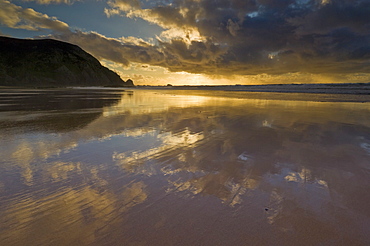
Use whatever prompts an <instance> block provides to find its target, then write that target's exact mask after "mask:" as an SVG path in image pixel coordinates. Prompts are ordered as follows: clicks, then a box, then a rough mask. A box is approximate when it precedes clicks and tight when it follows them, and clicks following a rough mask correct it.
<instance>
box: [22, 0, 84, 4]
mask: <svg viewBox="0 0 370 246" xmlns="http://www.w3.org/2000/svg"><path fill="white" fill-rule="evenodd" d="M23 1H24V2H36V3H38V4H45V5H48V4H68V5H71V4H73V3H75V2H77V1H79V0H23Z"/></svg>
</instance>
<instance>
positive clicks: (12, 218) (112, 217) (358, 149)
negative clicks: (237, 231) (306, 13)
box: [0, 90, 370, 245]
mask: <svg viewBox="0 0 370 246" xmlns="http://www.w3.org/2000/svg"><path fill="white" fill-rule="evenodd" d="M182 93H185V92H181V91H178V92H175V91H169V92H161V93H160V92H158V91H157V92H153V91H141V90H135V91H133V92H131V93H126V92H123V93H122V97H121V99H120V100H119V101H118V102H117V103H116V104H115V105H111V106H106V107H104V108H102V114H101V115H100V116H99V117H97V118H95V119H94V120H92V121H90V122H89V123H87V124H85V125H84V126H83V127H81V128H75V127H73V128H70V130H66V129H65V128H64V129H63V131H62V132H58V131H54V132H50V131H40V130H38V132H35V131H33V132H32V134H30V133H28V132H21V131H16V130H14V129H13V130H12V131H11V132H8V133H7V135H6V136H7V137H6V138H5V141H6V148H4V151H2V152H1V155H2V160H5V161H4V162H3V163H2V165H1V167H0V168H1V170H2V171H4V172H2V173H0V180H1V183H0V184H1V185H0V191H1V192H0V196H1V197H2V198H3V199H1V201H0V204H1V205H2V207H3V208H4V209H2V210H0V216H1V217H2V218H3V219H2V221H3V222H4V223H2V224H3V225H4V226H3V227H1V230H2V231H5V233H3V236H2V237H1V238H0V239H1V240H0V242H2V241H4V242H9V241H7V240H14V238H17V240H16V241H17V242H19V244H18V245H22V244H24V243H25V242H26V241H27V240H29V239H30V238H31V239H33V240H34V242H35V244H43V243H45V242H47V241H44V240H56V241H58V242H62V243H64V244H70V243H73V242H80V241H79V240H82V241H81V243H82V244H90V243H92V242H96V241H99V240H103V238H104V239H106V238H105V237H106V236H107V235H112V234H113V235H114V237H117V238H122V235H123V234H124V233H123V232H122V231H120V230H119V229H117V227H118V228H123V227H120V226H119V225H121V226H122V225H123V224H124V222H125V220H129V221H131V222H132V223H134V224H135V223H137V224H135V225H136V226H145V228H147V229H148V230H150V228H149V225H150V223H157V222H156V221H155V219H154V218H156V217H155V214H156V213H158V210H161V209H164V210H169V211H177V210H176V209H180V208H181V207H182V206H183V204H184V203H185V202H184V201H186V202H189V204H188V205H189V207H190V206H192V205H193V204H196V206H198V205H199V204H207V206H210V207H212V206H219V205H220V206H222V207H223V209H224V210H225V211H232V213H235V217H233V218H234V219H235V220H238V222H241V221H239V219H240V218H242V217H243V216H244V215H245V214H247V215H248V216H249V217H248V218H249V219H250V221H254V222H253V223H256V224H258V225H260V226H274V228H276V230H278V231H279V233H280V231H281V232H282V233H283V235H285V236H286V235H288V234H289V233H292V235H294V236H293V240H296V239H297V240H298V238H299V236H303V237H305V236H307V235H311V236H312V237H311V238H310V239H309V240H308V241H307V242H308V243H313V244H315V243H319V242H321V241H320V240H319V239H317V238H319V237H317V236H318V235H319V234H320V230H321V229H322V230H326V231H328V233H329V234H330V235H333V237H335V236H338V237H339V238H342V239H343V237H340V236H339V235H340V234H341V233H343V235H346V236H347V237H348V238H352V237H354V236H356V237H358V238H359V239H358V240H359V242H362V241H363V240H365V239H366V236H364V235H365V234H363V233H362V232H363V228H362V226H361V225H362V224H363V223H365V222H366V220H367V218H369V212H368V211H367V204H368V201H370V198H369V196H368V194H367V192H366V191H367V188H368V187H369V183H368V170H369V166H368V163H369V151H368V148H367V146H368V145H369V143H370V136H369V134H368V133H369V132H370V119H368V117H367V115H368V114H369V111H370V107H369V104H368V103H361V104H359V103H348V102H313V101H310V100H309V99H311V98H307V100H301V101H296V100H272V99H274V98H269V99H266V98H260V99H258V98H253V96H251V95H256V94H253V93H244V92H242V93H237V95H238V97H235V95H236V94H235V93H233V92H232V93H225V94H223V95H221V94H220V93H219V94H217V93H215V94H214V93H211V94H207V93H206V92H201V93H200V92H194V95H189V94H190V93H191V92H190V91H188V92H186V93H188V95H186V96H184V95H183V94H182ZM199 93H200V94H199ZM202 93H203V94H202ZM264 95H266V94H264ZM268 95H271V97H273V94H268ZM249 96H251V97H252V98H249ZM301 97H302V96H301ZM338 99H339V98H338ZM349 116H350V117H349ZM50 117H52V114H50ZM23 129H24V128H23ZM37 129H41V128H37ZM5 130H6V129H5ZM5 130H4V129H2V132H4V131H5ZM7 175H10V177H12V179H10V178H7V177H9V176H7ZM17 194H18V195H17ZM168 201H171V202H170V203H168ZM197 204H198V205H197ZM140 205H142V206H140ZM170 207H171V208H170ZM171 209H172V210H171ZM189 209H190V208H189ZM131 211H135V212H131ZM138 211H139V212H138ZM186 211H187V210H186V209H185V210H184V212H186ZM189 211H190V210H189ZM256 211H259V212H256ZM146 213H148V214H152V216H150V217H148V220H149V222H148V223H147V224H145V225H144V223H139V222H135V221H138V220H136V217H140V216H141V214H146ZM169 214H170V212H169ZM243 214H244V215H243ZM198 215H199V214H196V213H195V214H193V215H192V216H190V217H189V218H187V219H188V220H189V221H191V220H192V219H194V217H197V216H198ZM171 218H172V217H171V216H170V215H168V216H167V217H166V215H163V218H161V221H162V220H163V221H170V220H171ZM130 219H131V220H130ZM163 221H162V222H161V223H160V224H161V225H165V222H163ZM301 221H305V222H304V223H303V222H301ZM343 221H347V222H348V223H343ZM244 222H245V221H244ZM158 223H159V222H158ZM184 223H185V222H184ZM215 223H216V222H215ZM250 223H252V222H250ZM305 223H308V226H310V227H312V226H313V227H315V226H317V227H315V228H320V230H317V231H315V230H313V231H312V232H309V233H305V232H303V231H302V230H303V228H304V227H305V226H307V224H305ZM310 223H311V224H310ZM11 225H14V227H12V228H13V229H12V230H7V229H6V228H8V227H11ZM171 225H174V224H169V226H171ZM132 227H135V226H134V225H132ZM112 228H115V229H114V230H113V231H112V232H111V231H110V230H111V229H112ZM124 228H126V229H127V226H126V227H124ZM122 230H123V229H122ZM127 230H129V229H127ZM60 231H65V233H67V234H70V236H69V237H66V238H65V237H63V236H62V235H61V234H60V233H58V232H60ZM41 232H44V233H45V235H46V236H45V237H40V233H41ZM121 233H123V234H121ZM276 233H278V232H276ZM329 234H328V235H329ZM279 235H280V234H279ZM114 237H113V238H112V239H114ZM144 239H145V237H143V240H144ZM146 239H149V238H146ZM146 239H145V240H146ZM126 240H127V242H129V241H130V239H129V238H126ZM343 240H344V241H345V242H347V241H348V240H347V239H343ZM346 240H347V241H346ZM100 242H101V241H100ZM130 242H131V241H130ZM336 242H337V241H336Z"/></svg>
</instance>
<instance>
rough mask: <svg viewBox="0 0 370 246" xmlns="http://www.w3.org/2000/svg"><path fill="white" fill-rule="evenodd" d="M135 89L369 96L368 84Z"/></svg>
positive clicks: (141, 87)
mask: <svg viewBox="0 0 370 246" xmlns="http://www.w3.org/2000/svg"><path fill="white" fill-rule="evenodd" d="M134 88H135V89H159V90H212V91H246V92H274V93H314V94H350V95H370V83H357V84H350V83H346V84H275V85H214V86H213V85H200V86H197V85H178V86H140V85H138V86H135V87H134Z"/></svg>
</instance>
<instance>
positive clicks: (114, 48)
mask: <svg viewBox="0 0 370 246" xmlns="http://www.w3.org/2000/svg"><path fill="white" fill-rule="evenodd" d="M50 37H53V38H56V39H59V40H63V41H66V42H70V43H73V44H76V45H79V46H80V47H82V48H83V49H84V50H86V51H87V52H89V53H91V54H92V55H94V56H95V57H97V58H99V59H106V60H110V61H114V62H117V63H120V64H122V65H124V66H127V65H129V63H130V62H137V63H146V64H152V65H162V64H164V55H163V53H162V52H160V51H158V48H157V47H155V46H153V45H150V44H149V43H146V42H144V41H141V40H139V39H137V40H135V41H136V42H133V41H134V40H117V39H113V38H107V37H104V36H103V35H100V34H98V33H95V32H89V33H86V32H81V31H75V32H68V33H64V34H61V35H52V36H50Z"/></svg>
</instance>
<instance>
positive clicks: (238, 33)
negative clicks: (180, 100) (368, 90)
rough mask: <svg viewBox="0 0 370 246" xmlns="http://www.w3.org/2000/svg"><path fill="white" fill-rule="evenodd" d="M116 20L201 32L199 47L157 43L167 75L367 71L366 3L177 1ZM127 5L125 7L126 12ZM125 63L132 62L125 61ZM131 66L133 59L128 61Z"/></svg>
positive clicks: (369, 30)
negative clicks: (137, 19)
mask: <svg viewBox="0 0 370 246" xmlns="http://www.w3.org/2000/svg"><path fill="white" fill-rule="evenodd" d="M129 2H132V0H130V1H126V0H119V1H111V2H110V5H111V6H112V7H116V10H117V8H119V6H125V8H124V11H123V10H122V8H121V10H122V12H121V13H123V14H127V16H130V17H140V18H143V19H145V20H147V21H149V22H152V23H156V24H158V25H160V26H162V27H164V28H167V29H171V28H178V29H181V28H182V29H184V30H186V29H193V30H197V31H199V33H200V35H201V36H202V37H203V40H202V41H197V42H194V41H193V42H190V44H189V42H188V41H187V40H186V38H185V37H184V38H183V39H182V40H181V39H179V38H177V39H176V40H172V41H168V42H160V43H159V46H158V47H157V48H158V51H160V52H162V54H163V55H164V57H165V58H166V59H165V62H163V63H162V65H163V66H166V67H168V68H169V69H170V70H172V71H180V70H185V71H188V72H197V73H199V72H202V73H211V74H213V73H219V74H229V73H230V72H231V73H234V74H241V75H243V74H245V75H247V74H258V73H270V74H282V73H289V72H309V73H323V72H325V73H337V72H341V73H352V72H368V71H369V70H370V60H369V59H370V14H369V13H370V1H368V0H351V1H349V0H344V1H343V0H320V1H319V0H316V1H313V0H233V1H226V0H198V1H195V0H176V1H171V2H170V3H167V4H166V3H164V2H158V3H156V4H155V3H153V2H152V3H151V4H152V6H151V7H150V8H145V4H141V5H139V4H136V5H134V7H132V8H129V7H128V3H129ZM125 3H126V4H125ZM128 59H129V58H128ZM129 60H130V59H129Z"/></svg>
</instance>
